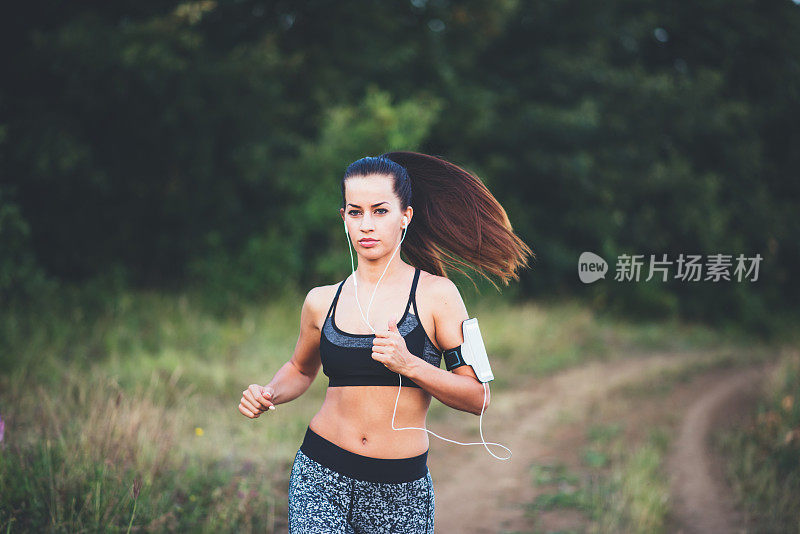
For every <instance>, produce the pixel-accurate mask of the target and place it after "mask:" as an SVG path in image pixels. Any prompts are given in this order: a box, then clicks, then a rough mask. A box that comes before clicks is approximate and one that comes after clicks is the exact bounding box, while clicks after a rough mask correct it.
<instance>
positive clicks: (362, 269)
mask: <svg viewBox="0 0 800 534" xmlns="http://www.w3.org/2000/svg"><path fill="white" fill-rule="evenodd" d="M389 256H391V254H389V255H387V256H384V257H382V258H378V259H376V260H366V259H364V258H359V259H358V267H357V268H356V272H355V276H357V277H358V283H359V284H363V285H369V286H374V285H375V284H377V283H378V280H379V279H381V275H383V279H381V282H385V281H386V280H387V279H393V278H395V276H396V275H398V274H399V273H402V272H403V271H405V270H407V268H408V267H411V266H410V265H408V264H407V263H405V262H404V261H403V260H402V259H401V258H400V256H399V255H396V256H395V257H394V258H393V259H392V263H391V265H389V268H388V269H387V268H386V262H388V261H389ZM384 269H386V274H383V270H384Z"/></svg>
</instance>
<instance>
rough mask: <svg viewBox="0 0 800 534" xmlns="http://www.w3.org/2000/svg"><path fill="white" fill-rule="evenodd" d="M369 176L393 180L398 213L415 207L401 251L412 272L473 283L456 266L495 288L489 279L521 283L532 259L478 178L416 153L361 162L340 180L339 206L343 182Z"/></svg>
mask: <svg viewBox="0 0 800 534" xmlns="http://www.w3.org/2000/svg"><path fill="white" fill-rule="evenodd" d="M372 174H382V175H390V176H392V177H393V179H394V192H395V193H396V194H397V196H398V197H399V198H400V203H401V208H402V209H403V210H405V209H406V208H407V207H408V206H412V207H413V208H414V217H413V221H412V223H411V224H409V225H408V229H407V231H406V236H405V239H404V240H403V246H402V252H403V253H405V255H406V257H407V258H408V260H409V262H410V263H411V264H412V265H414V266H415V267H419V268H420V269H422V270H424V271H428V272H430V273H433V274H436V275H439V276H447V272H446V269H454V270H456V271H458V272H460V273H462V274H464V276H466V277H467V278H469V279H470V280H471V281H472V282H473V284H474V283H475V282H474V281H473V280H472V278H471V277H470V276H469V274H468V273H467V272H466V271H464V270H463V269H461V267H460V266H466V267H470V268H471V269H474V270H475V271H477V272H479V273H480V274H481V275H483V276H484V277H485V278H486V279H487V280H489V281H490V282H491V283H492V285H494V286H495V288H498V287H497V284H495V282H494V280H492V279H491V278H490V277H489V274H493V275H495V276H497V277H498V278H500V280H501V281H502V282H503V284H505V285H508V283H509V280H511V279H514V280H519V272H518V271H519V270H520V269H522V268H524V267H527V266H528V257H529V256H530V257H533V258H534V259H535V258H536V255H535V254H534V253H533V252H532V251H531V249H530V248H529V247H528V245H527V244H525V242H524V241H522V239H520V238H519V236H517V235H516V234H515V233H514V230H513V228H512V226H511V222H510V221H509V220H508V215H506V211H505V209H503V206H501V205H500V203H499V202H498V201H497V199H496V198H494V196H493V195H492V193H491V192H489V189H487V188H486V186H485V185H484V184H483V182H482V181H481V180H480V178H478V177H477V176H475V175H473V174H471V173H469V172H468V171H466V170H464V169H462V168H461V167H459V166H457V165H454V164H453V163H450V162H449V161H446V160H444V159H442V158H439V157H436V156H430V155H427V154H421V153H419V152H406V151H401V152H387V153H385V154H381V155H380V156H377V157H373V156H369V157H365V158H362V159H359V160H357V161H355V162H353V163H351V164H350V165H349V166H348V167H347V170H346V171H345V173H344V176H343V177H342V207H345V202H346V201H345V196H344V191H345V181H346V180H347V178H350V177H352V176H369V175H372ZM487 271H488V273H487ZM498 289H499V288H498Z"/></svg>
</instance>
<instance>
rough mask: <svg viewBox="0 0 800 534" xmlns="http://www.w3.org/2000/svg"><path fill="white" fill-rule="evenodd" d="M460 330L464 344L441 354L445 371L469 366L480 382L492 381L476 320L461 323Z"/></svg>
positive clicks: (490, 369) (492, 377) (487, 358)
mask: <svg viewBox="0 0 800 534" xmlns="http://www.w3.org/2000/svg"><path fill="white" fill-rule="evenodd" d="M461 330H462V332H463V334H464V344H463V345H459V346H458V347H455V348H452V349H448V350H446V351H444V353H443V355H444V361H445V366H446V367H447V370H448V371H452V370H453V369H455V368H456V367H461V366H462V365H469V366H470V367H472V370H473V371H475V375H476V376H477V377H478V380H480V381H481V382H489V381H490V380H494V375H493V374H492V368H491V366H490V365H489V357H488V356H487V355H486V347H485V346H484V344H483V337H482V336H481V331H480V329H479V328H478V319H476V318H474V317H473V318H472V319H467V320H466V321H464V322H463V323H461Z"/></svg>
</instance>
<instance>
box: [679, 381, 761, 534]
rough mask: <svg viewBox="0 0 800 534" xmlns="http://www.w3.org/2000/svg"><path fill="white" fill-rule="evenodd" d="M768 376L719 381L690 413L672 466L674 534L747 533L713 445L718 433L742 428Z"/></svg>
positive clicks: (691, 407) (682, 426) (684, 424)
mask: <svg viewBox="0 0 800 534" xmlns="http://www.w3.org/2000/svg"><path fill="white" fill-rule="evenodd" d="M767 368H768V367H767ZM764 370H765V369H763V368H747V369H734V370H732V371H729V372H726V373H723V374H721V375H718V376H716V380H715V381H714V382H713V383H711V384H709V388H708V389H706V390H705V392H704V393H703V394H702V395H700V396H699V398H697V399H696V400H695V401H694V403H693V404H692V405H691V406H690V407H689V409H688V411H687V412H686V415H685V417H684V419H683V422H682V424H681V427H680V431H679V434H678V436H677V438H676V440H675V443H674V445H673V447H672V453H671V454H670V457H669V459H668V462H667V466H668V467H667V468H668V471H669V473H670V476H671V480H670V486H671V493H672V498H673V500H674V503H673V515H674V519H673V520H674V524H673V525H671V528H670V531H671V532H676V533H679V534H695V533H704V534H705V533H709V534H714V533H718V532H719V533H726V534H727V533H737V532H746V531H747V530H746V528H745V527H744V525H743V523H742V516H741V515H740V514H739V513H738V512H737V510H736V509H735V507H734V504H733V502H732V497H731V495H730V491H729V489H728V488H727V487H726V486H725V484H724V482H723V481H724V480H725V476H724V470H723V466H722V463H721V462H720V461H719V460H718V459H717V458H715V457H714V456H713V454H712V453H711V451H710V448H709V446H708V440H709V434H710V431H711V429H712V428H715V427H720V426H724V425H727V424H731V423H733V422H736V420H737V417H736V416H737V414H740V413H742V409H743V408H744V407H746V406H747V405H748V404H751V403H752V402H753V401H754V399H755V397H756V395H757V392H758V386H759V385H760V383H761V380H762V378H763V375H764Z"/></svg>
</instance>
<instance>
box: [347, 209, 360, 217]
mask: <svg viewBox="0 0 800 534" xmlns="http://www.w3.org/2000/svg"><path fill="white" fill-rule="evenodd" d="M347 213H348V214H350V216H351V217H355V216H356V215H358V210H350V211H348V212H347Z"/></svg>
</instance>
